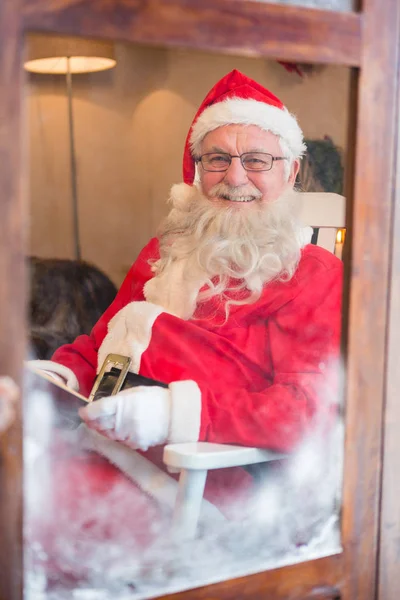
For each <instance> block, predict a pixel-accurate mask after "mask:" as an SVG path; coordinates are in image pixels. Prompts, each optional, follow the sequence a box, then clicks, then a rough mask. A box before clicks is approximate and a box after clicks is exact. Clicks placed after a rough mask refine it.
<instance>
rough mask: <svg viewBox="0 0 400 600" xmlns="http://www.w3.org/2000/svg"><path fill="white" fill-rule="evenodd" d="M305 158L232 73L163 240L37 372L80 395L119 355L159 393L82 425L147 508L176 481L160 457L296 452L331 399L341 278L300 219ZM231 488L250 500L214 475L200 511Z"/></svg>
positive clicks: (193, 133)
mask: <svg viewBox="0 0 400 600" xmlns="http://www.w3.org/2000/svg"><path fill="white" fill-rule="evenodd" d="M304 150H305V145H304V142H303V134H302V131H301V129H300V127H299V125H298V123H297V121H296V119H295V117H294V116H293V115H292V114H290V113H289V112H288V110H287V109H286V108H285V106H283V104H282V102H281V101H280V100H279V99H278V98H277V97H275V96H274V95H273V94H272V93H270V92H269V91H268V90H267V89H265V88H263V87H262V86H261V85H259V84H258V83H256V82H255V81H252V80H251V79H249V78H248V77H246V76H245V75H243V74H241V73H240V72H238V71H232V72H231V73H229V74H228V75H226V76H225V77H224V78H223V79H221V80H220V81H219V82H218V83H217V84H216V85H215V86H214V88H213V89H212V90H211V91H210V92H209V93H208V95H207V96H206V98H205V100H204V101H203V103H202V104H201V106H200V108H199V110H198V112H197V114H196V116H195V118H194V120H193V124H192V126H191V128H190V131H189V134H188V137H187V141H186V145H185V151H184V158H183V177H184V183H181V184H178V185H175V186H174V187H173V188H172V190H171V197H170V201H171V204H172V208H171V211H170V213H169V215H168V217H167V218H166V219H165V221H164V222H163V224H162V225H161V227H160V230H159V232H158V236H157V238H154V239H152V240H151V241H150V242H149V243H148V245H147V246H146V247H145V248H144V249H143V250H142V252H141V253H140V255H139V257H138V259H137V260H136V262H135V263H134V264H133V266H132V267H131V269H130V271H129V273H128V275H127V277H126V279H125V281H124V282H123V284H122V286H121V289H120V291H119V293H118V295H117V297H116V299H115V301H114V302H113V303H112V305H111V306H110V307H109V309H108V310H107V311H106V312H105V313H104V315H103V316H102V317H101V318H100V320H99V321H98V323H97V324H96V326H95V327H94V328H93V331H92V333H91V335H90V336H81V337H78V338H77V339H76V341H75V342H74V343H73V344H70V345H67V346H63V347H61V348H60V349H59V350H57V351H56V353H55V354H54V356H53V359H52V362H48V363H45V364H43V365H42V366H43V367H46V368H47V369H48V370H50V371H54V372H56V373H59V374H61V375H63V376H64V378H65V379H66V380H67V381H68V382H69V384H70V385H72V386H74V387H75V388H76V389H78V388H79V391H80V392H81V393H82V394H85V395H87V396H88V395H89V394H90V391H91V389H92V387H93V384H94V381H95V378H96V374H97V373H98V372H99V371H100V369H101V367H102V365H103V363H104V361H105V359H106V357H107V356H108V355H109V354H110V353H117V354H120V355H123V356H128V357H129V358H130V359H131V363H130V370H131V371H132V372H133V373H136V374H139V375H141V376H144V377H145V378H146V381H149V382H150V383H152V384H153V385H150V386H136V387H133V388H129V389H124V390H123V391H120V392H119V393H117V394H115V395H112V396H109V397H104V398H101V399H99V400H95V401H93V402H91V403H90V404H88V406H87V407H85V408H83V409H81V417H82V419H83V420H84V421H85V423H86V425H87V427H88V428H89V429H92V430H96V432H97V433H98V434H99V435H95V436H94V439H95V440H96V442H95V449H96V450H97V451H98V452H100V453H103V454H105V455H106V456H107V457H108V459H109V460H110V461H111V462H114V463H116V464H118V466H119V467H120V468H121V469H122V470H123V471H125V472H128V471H129V476H130V478H131V479H133V480H135V481H136V483H137V484H138V485H139V487H142V488H144V489H145V490H146V491H147V492H148V493H150V494H151V495H153V496H154V497H156V499H157V502H160V503H162V502H163V500H164V499H165V502H168V501H169V500H168V498H169V497H170V496H169V494H168V488H169V485H170V480H171V481H173V480H172V478H171V476H170V475H169V474H168V473H166V472H165V471H163V473H162V477H161V478H160V473H161V470H163V466H162V461H161V460H160V456H161V454H160V451H159V449H160V446H162V445H164V444H166V443H169V442H193V441H210V442H221V443H229V444H242V445H251V446H259V447H263V448H269V449H273V450H280V451H291V450H293V449H294V448H296V447H297V446H298V445H299V443H300V441H301V440H302V439H303V438H304V436H305V435H306V434H307V433H308V432H309V431H310V430H311V429H312V428H313V427H314V426H315V424H316V422H317V421H318V419H319V417H320V415H321V414H322V413H325V412H326V409H327V406H326V398H327V397H329V398H332V397H334V396H335V393H336V389H335V388H336V385H337V381H336V378H335V377H332V376H331V375H330V376H329V377H328V376H327V373H328V372H329V373H332V370H331V369H330V368H329V366H330V365H331V364H334V363H336V362H337V359H338V355H339V339H340V321H341V312H340V310H341V282H342V264H341V262H340V261H339V260H338V259H337V258H336V257H335V256H334V255H333V254H331V253H329V252H327V251H326V250H324V249H322V248H320V247H316V246H314V245H311V244H309V243H308V242H309V236H308V237H307V236H305V235H304V229H303V228H302V226H301V225H300V223H299V222H298V220H297V218H296V194H295V193H294V192H293V187H294V184H295V181H296V176H297V173H298V170H299V161H300V159H301V156H302V154H303V152H304ZM157 382H161V383H160V384H157ZM107 438H108V439H107ZM121 452H123V453H125V454H126V456H128V454H129V461H128V460H125V458H122V459H121V456H122V455H121ZM118 457H119V458H118ZM128 462H129V467H128V466H127V465H128ZM96 469H97V471H96V473H99V470H98V469H99V465H98V462H97V463H96ZM107 469H109V464H108V465H107ZM98 476H100V475H98ZM121 476H122V475H121ZM149 477H150V478H151V477H155V478H157V477H158V485H157V486H154V489H153V491H152V490H151V489H150V488H151V486H149V485H148V481H149ZM160 482H161V483H160ZM173 483H174V484H175V481H173ZM146 485H147V487H146ZM241 485H242V486H243V487H245V488H246V489H248V488H249V486H251V478H250V476H249V474H248V473H246V472H244V471H242V470H241V469H239V468H238V469H230V470H227V471H224V470H222V471H215V472H213V473H211V474H210V476H209V478H208V482H207V486H206V492H205V497H206V499H208V500H209V501H211V502H212V503H213V504H216V505H217V506H219V507H221V506H222V507H223V505H224V503H225V501H226V498H227V497H230V496H231V495H232V494H233V493H234V494H235V495H236V493H237V492H238V491H239V490H240V489H241Z"/></svg>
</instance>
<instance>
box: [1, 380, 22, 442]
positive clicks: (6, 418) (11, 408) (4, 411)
mask: <svg viewBox="0 0 400 600" xmlns="http://www.w3.org/2000/svg"><path fill="white" fill-rule="evenodd" d="M17 398H18V388H17V386H16V384H15V383H14V381H13V380H12V379H11V378H10V377H0V433H1V432H3V431H5V430H6V429H7V428H8V427H9V426H10V425H11V423H12V422H13V420H14V418H15V403H16V401H17Z"/></svg>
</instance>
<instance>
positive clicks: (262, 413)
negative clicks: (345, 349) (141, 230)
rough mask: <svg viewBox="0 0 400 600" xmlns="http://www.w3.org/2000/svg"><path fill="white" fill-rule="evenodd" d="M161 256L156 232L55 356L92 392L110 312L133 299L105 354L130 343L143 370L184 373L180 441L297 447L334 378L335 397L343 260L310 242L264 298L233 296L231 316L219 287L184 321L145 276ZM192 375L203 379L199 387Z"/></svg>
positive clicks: (156, 374) (161, 376)
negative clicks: (152, 293) (98, 309)
mask: <svg viewBox="0 0 400 600" xmlns="http://www.w3.org/2000/svg"><path fill="white" fill-rule="evenodd" d="M157 258H158V241H157V240H156V239H153V240H151V241H150V243H149V244H148V245H147V246H146V247H145V248H144V249H143V251H142V252H141V253H140V255H139V257H138V259H137V261H136V262H135V263H134V265H133V266H132V267H131V269H130V271H129V273H128V275H127V277H126V279H125V281H124V283H123V284H122V286H121V289H120V291H119V293H118V295H117V297H116V299H115V301H114V302H113V304H112V305H111V306H110V307H109V309H108V310H107V311H106V312H105V313H104V315H103V316H102V317H101V319H100V320H99V321H98V323H97V324H96V325H95V327H94V328H93V331H92V333H91V335H90V336H80V337H78V338H77V340H76V341H75V342H74V343H73V344H70V345H66V346H63V347H62V348H60V349H59V350H57V351H56V353H55V354H54V357H53V360H54V361H56V362H60V363H61V364H63V365H65V366H67V367H70V368H71V369H72V370H73V371H74V373H75V374H76V376H77V378H78V380H79V382H80V391H81V393H83V394H85V395H88V394H89V393H90V390H91V388H92V386H93V383H94V379H95V376H96V371H97V370H98V351H99V348H101V345H102V342H103V340H104V338H105V336H106V334H107V331H108V327H109V324H110V321H111V320H112V319H113V317H115V315H116V314H117V313H118V312H119V311H121V309H124V307H126V308H125V315H124V318H123V319H122V322H123V325H121V323H120V324H119V325H117V327H116V329H118V328H119V329H120V330H122V333H120V332H117V333H116V332H115V331H114V333H113V335H112V336H109V338H111V339H110V340H109V341H108V343H107V344H105V345H104V349H103V352H102V351H101V350H100V355H99V356H100V358H103V359H104V358H105V355H106V353H108V352H111V351H114V352H119V353H121V354H123V353H124V352H123V350H125V351H129V353H130V355H131V356H132V357H133V370H135V371H136V372H139V373H140V374H142V375H145V376H147V377H151V378H153V379H157V380H159V381H164V382H166V383H169V384H171V383H172V386H171V387H172V389H174V385H175V383H176V382H177V385H175V387H177V388H178V389H177V393H176V394H175V396H176V397H178V396H179V395H180V392H181V390H182V396H185V397H184V398H182V399H181V402H180V404H179V407H180V409H181V411H182V412H183V413H184V414H182V413H181V414H180V415H175V422H174V424H173V429H175V432H174V436H173V439H174V441H178V440H181V441H210V442H221V443H232V444H243V445H252V446H260V447H265V448H271V449H276V450H283V451H287V450H290V449H292V448H293V447H294V446H296V444H297V443H298V442H299V440H300V439H301V438H302V436H303V435H304V433H305V432H306V431H307V428H308V426H309V425H310V423H312V421H313V417H314V416H315V415H316V413H317V411H318V407H319V406H320V405H321V404H323V403H324V401H325V400H326V396H325V397H321V396H324V395H325V394H326V393H327V384H328V387H329V389H330V390H332V392H333V395H332V397H333V398H335V393H336V389H335V388H336V386H337V381H336V377H335V375H334V374H333V375H332V369H331V368H330V367H331V366H332V365H336V364H337V362H338V358H339V342H340V323H341V295H342V263H341V261H339V260H338V259H337V258H336V257H335V256H333V255H332V254H331V253H329V252H327V251H326V250H324V249H322V248H320V247H317V246H313V245H307V246H305V247H304V248H303V250H302V256H301V260H300V263H299V266H298V268H297V270H296V273H295V275H294V276H293V278H292V279H291V280H290V281H288V282H273V283H270V284H268V285H266V286H265V287H264V290H263V293H262V295H261V298H260V299H259V300H258V301H257V302H255V303H253V304H245V305H241V306H235V305H231V307H230V313H229V317H228V319H227V320H226V314H225V305H224V304H222V303H220V301H219V299H218V298H216V297H214V298H212V299H210V300H208V301H206V302H204V303H202V304H200V305H199V307H198V309H197V311H196V312H195V314H194V316H193V318H192V319H190V320H189V321H184V320H183V319H180V318H178V317H176V316H174V315H171V314H169V313H167V312H163V310H162V308H160V307H155V305H151V304H150V303H148V302H146V300H145V297H144V294H143V288H144V285H145V283H146V282H147V281H148V280H149V279H151V278H152V277H153V273H152V271H151V268H150V265H149V260H150V259H157ZM128 305H129V306H128ZM113 321H114V323H115V318H114V319H113ZM112 324H113V323H111V325H112ZM111 329H112V327H111ZM135 338H136V339H135ZM100 362H102V360H101V361H100ZM100 366H101V365H100ZM328 373H329V378H332V380H331V381H329V380H327V378H328V375H327V374H328ZM186 382H196V384H197V386H198V388H199V390H200V394H198V393H197V391H196V389H195V388H196V387H197V386H195V387H194V386H193V387H190V386H189V387H186V385H185V384H186ZM179 383H182V386H181V389H179ZM184 383H185V384H184ZM187 391H189V392H188V393H186V392H187ZM190 394H192V398H190ZM180 426H181V427H182V428H183V429H182V430H181V431H179V427H180ZM188 429H190V431H191V434H192V435H190V434H188ZM196 432H197V436H196V437H195V433H196Z"/></svg>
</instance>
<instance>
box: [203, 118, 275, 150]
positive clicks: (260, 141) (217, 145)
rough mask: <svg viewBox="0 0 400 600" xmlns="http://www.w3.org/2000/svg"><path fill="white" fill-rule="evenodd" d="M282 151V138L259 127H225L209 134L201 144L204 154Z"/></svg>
mask: <svg viewBox="0 0 400 600" xmlns="http://www.w3.org/2000/svg"><path fill="white" fill-rule="evenodd" d="M279 150H280V137H279V136H277V135H275V134H274V133H272V132H271V131H265V130H264V129H261V127H258V126H257V125H236V124H232V125H224V126H223V127H218V128H217V129H214V130H213V131H210V132H209V133H207V135H206V136H205V137H204V139H203V141H202V143H201V151H202V153H204V152H218V151H222V152H253V151H259V152H270V153H272V154H274V153H275V152H279Z"/></svg>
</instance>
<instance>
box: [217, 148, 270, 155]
mask: <svg viewBox="0 0 400 600" xmlns="http://www.w3.org/2000/svg"><path fill="white" fill-rule="evenodd" d="M210 152H218V154H230V153H229V152H228V150H223V149H222V148H220V147H219V146H211V148H209V149H208V150H207V153H206V154H208V153H210ZM251 152H263V153H264V154H270V152H268V151H267V150H266V149H265V148H251V150H246V152H242V154H248V153H251Z"/></svg>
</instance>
